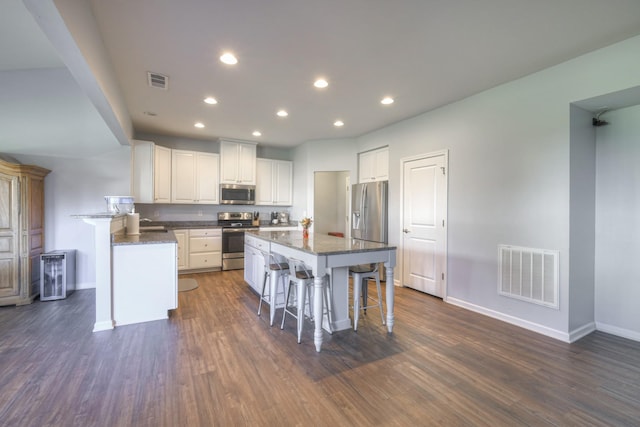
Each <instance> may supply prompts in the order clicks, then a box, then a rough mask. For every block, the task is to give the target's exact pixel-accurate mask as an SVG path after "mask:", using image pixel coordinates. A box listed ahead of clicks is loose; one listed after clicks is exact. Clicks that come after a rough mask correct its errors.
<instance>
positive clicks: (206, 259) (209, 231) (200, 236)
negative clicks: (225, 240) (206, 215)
mask: <svg viewBox="0 0 640 427" xmlns="http://www.w3.org/2000/svg"><path fill="white" fill-rule="evenodd" d="M173 232H174V234H175V235H176V239H177V240H178V271H179V272H180V273H187V272H198V271H212V270H220V269H221V268H222V229H221V228H197V229H182V230H174V231H173Z"/></svg>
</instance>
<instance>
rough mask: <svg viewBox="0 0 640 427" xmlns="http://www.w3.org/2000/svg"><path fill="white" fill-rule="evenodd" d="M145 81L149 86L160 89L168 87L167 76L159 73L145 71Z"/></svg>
mask: <svg viewBox="0 0 640 427" xmlns="http://www.w3.org/2000/svg"><path fill="white" fill-rule="evenodd" d="M147 82H148V83H149V86H151V87H155V88H158V89H162V90H167V89H169V77H168V76H165V75H164V74H160V73H152V72H151V71H147Z"/></svg>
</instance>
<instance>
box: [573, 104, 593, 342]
mask: <svg viewBox="0 0 640 427" xmlns="http://www.w3.org/2000/svg"><path fill="white" fill-rule="evenodd" d="M570 114H571V136H570V138H571V142H570V146H571V158H570V161H569V162H570V186H571V199H570V206H569V211H570V217H569V222H570V229H569V247H570V249H571V253H570V254H569V331H570V332H571V333H572V334H575V335H576V338H577V337H579V336H581V335H583V334H584V333H588V332H591V331H592V330H593V329H594V328H595V322H594V299H595V279H594V274H595V273H594V264H595V227H596V224H595V206H596V201H595V199H596V130H595V129H596V128H594V127H593V125H592V119H593V114H592V113H590V112H588V111H585V110H583V109H580V108H578V107H576V106H573V105H571V106H570Z"/></svg>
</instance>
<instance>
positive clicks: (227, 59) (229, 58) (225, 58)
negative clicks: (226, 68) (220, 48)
mask: <svg viewBox="0 0 640 427" xmlns="http://www.w3.org/2000/svg"><path fill="white" fill-rule="evenodd" d="M220 61H222V62H224V63H225V64H227V65H236V64H237V63H238V58H236V57H235V55H234V54H233V53H231V52H225V53H223V54H222V56H221V57H220Z"/></svg>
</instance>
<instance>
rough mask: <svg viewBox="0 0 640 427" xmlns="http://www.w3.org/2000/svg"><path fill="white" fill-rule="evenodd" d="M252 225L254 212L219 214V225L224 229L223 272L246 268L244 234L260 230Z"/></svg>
mask: <svg viewBox="0 0 640 427" xmlns="http://www.w3.org/2000/svg"><path fill="white" fill-rule="evenodd" d="M252 223H253V213H252V212H220V213H218V225H219V226H221V227H222V269H223V270H241V269H243V268H244V232H245V231H247V230H257V229H258V227H255V226H253V225H252Z"/></svg>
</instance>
